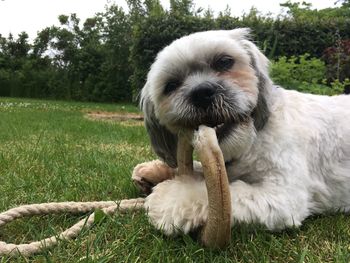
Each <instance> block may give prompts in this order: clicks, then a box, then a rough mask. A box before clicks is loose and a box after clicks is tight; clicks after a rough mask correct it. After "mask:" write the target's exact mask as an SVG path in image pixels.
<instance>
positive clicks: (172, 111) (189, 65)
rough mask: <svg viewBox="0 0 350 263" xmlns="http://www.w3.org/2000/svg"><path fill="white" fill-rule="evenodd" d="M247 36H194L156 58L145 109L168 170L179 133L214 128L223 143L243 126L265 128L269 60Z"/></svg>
mask: <svg viewBox="0 0 350 263" xmlns="http://www.w3.org/2000/svg"><path fill="white" fill-rule="evenodd" d="M248 35H249V30H248V29H235V30H230V31H225V30H220V31H207V32H200V33H195V34H192V35H189V36H185V37H182V38H180V39H178V40H176V41H174V42H173V43H172V44H170V45H169V46H167V47H165V48H164V49H163V50H162V51H161V52H160V53H159V54H158V56H157V58H156V60H155V62H154V63H153V65H152V66H151V69H150V71H149V73H148V77H147V83H146V85H145V87H144V88H143V90H142V94H141V107H142V109H143V111H144V114H145V123H146V128H147V130H148V133H149V134H150V137H151V142H152V145H153V148H154V150H155V152H156V153H157V154H158V155H159V156H160V157H161V158H162V159H164V160H165V161H166V162H167V163H168V164H169V165H170V166H172V167H175V166H176V142H177V139H176V138H177V137H176V134H177V132H178V131H179V130H181V129H186V128H189V129H194V128H197V127H198V126H199V125H201V124H204V125H207V126H211V127H215V128H216V131H217V135H218V138H219V141H222V140H225V138H226V137H229V136H230V134H231V133H232V131H233V130H235V129H237V128H239V127H240V126H242V127H243V126H244V127H253V129H254V131H255V130H260V129H262V128H263V127H264V125H265V123H266V121H267V119H268V115H269V110H268V106H267V102H266V93H267V86H268V85H270V84H271V82H270V80H269V78H268V60H267V58H266V57H265V56H264V55H263V54H262V53H261V52H260V51H259V49H258V48H257V47H256V46H255V45H254V44H253V43H252V42H250V41H249V40H248V39H247V38H248ZM250 124H251V126H249V125H250Z"/></svg>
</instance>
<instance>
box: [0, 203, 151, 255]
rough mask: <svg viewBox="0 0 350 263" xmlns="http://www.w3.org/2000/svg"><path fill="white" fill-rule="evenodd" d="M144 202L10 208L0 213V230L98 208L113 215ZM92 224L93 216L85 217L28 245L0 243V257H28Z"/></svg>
mask: <svg viewBox="0 0 350 263" xmlns="http://www.w3.org/2000/svg"><path fill="white" fill-rule="evenodd" d="M143 204H144V199H143V198H136V199H124V200H121V201H100V202H61V203H43V204H32V205H23V206H19V207H16V208H12V209H10V210H8V211H6V212H3V213H1V214H0V227H2V226H4V225H6V224H8V223H10V222H12V221H14V220H16V219H19V218H22V217H28V216H37V215H48V214H62V213H71V214H82V213H87V212H91V211H94V210H96V209H101V210H102V211H103V213H105V214H106V215H113V214H114V213H116V212H126V211H130V210H141V209H143ZM94 221H95V213H92V214H91V215H89V216H87V217H85V218H84V219H82V220H80V221H79V222H78V223H76V224H75V225H73V226H72V227H70V228H68V229H66V230H65V231H63V232H62V233H60V234H59V235H57V236H52V237H48V238H45V239H42V240H40V241H34V242H31V243H28V244H8V243H5V242H3V241H0V256H5V255H7V256H18V255H22V256H26V257H27V256H30V255H33V254H35V253H38V252H41V251H42V250H44V249H47V248H50V247H52V246H54V245H56V244H57V243H58V242H59V241H60V240H70V239H73V238H74V237H76V236H77V235H78V234H79V233H80V232H81V230H82V229H83V228H84V227H85V228H89V227H91V225H92V224H93V223H94Z"/></svg>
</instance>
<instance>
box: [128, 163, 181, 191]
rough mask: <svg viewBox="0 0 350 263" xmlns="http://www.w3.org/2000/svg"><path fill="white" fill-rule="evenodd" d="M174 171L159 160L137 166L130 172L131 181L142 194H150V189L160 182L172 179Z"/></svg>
mask: <svg viewBox="0 0 350 263" xmlns="http://www.w3.org/2000/svg"><path fill="white" fill-rule="evenodd" d="M175 171H176V169H174V168H171V167H169V166H168V165H167V164H166V163H164V162H162V161H160V160H153V161H150V162H145V163H140V164H138V165H137V166H136V167H135V168H134V170H133V172H132V176H131V178H132V180H133V181H134V183H135V185H136V186H137V188H139V190H140V191H141V192H142V193H144V194H147V195H148V194H150V193H151V191H152V188H153V187H154V186H155V185H157V184H158V183H160V182H163V181H165V180H169V179H173V178H174V176H175Z"/></svg>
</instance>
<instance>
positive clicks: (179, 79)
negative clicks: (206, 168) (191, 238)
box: [133, 29, 350, 234]
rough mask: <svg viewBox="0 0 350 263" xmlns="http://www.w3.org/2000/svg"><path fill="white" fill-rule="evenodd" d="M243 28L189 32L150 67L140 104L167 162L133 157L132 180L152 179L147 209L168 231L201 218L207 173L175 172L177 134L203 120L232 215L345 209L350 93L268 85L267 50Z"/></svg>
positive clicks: (281, 216) (279, 218)
mask: <svg viewBox="0 0 350 263" xmlns="http://www.w3.org/2000/svg"><path fill="white" fill-rule="evenodd" d="M248 36H249V30H248V29H235V30H231V31H208V32H200V33H195V34H192V35H189V36H185V37H183V38H180V39H178V40H176V41H174V42H173V43H172V44H170V45H169V46H167V47H166V48H164V49H163V50H162V51H161V52H160V53H159V54H158V56H157V58H156V60H155V62H154V64H153V65H152V67H151V69H150V71H149V74H148V78H147V83H146V85H145V87H144V88H143V90H142V97H141V106H142V109H143V111H144V114H145V124H146V128H147V130H148V133H149V135H150V138H151V143H152V146H153V148H154V150H155V152H156V153H157V154H158V155H159V157H160V159H162V160H163V161H164V162H162V161H152V162H148V163H143V164H140V165H138V166H137V167H136V168H135V169H134V173H133V179H134V180H135V181H136V182H137V183H138V184H139V186H140V187H141V188H143V190H145V191H147V190H148V187H150V186H153V185H156V184H157V186H155V187H154V188H153V192H152V193H151V194H150V195H149V196H148V197H147V201H146V208H147V209H148V213H149V217H150V219H151V222H152V223H153V224H154V225H155V226H156V227H157V228H160V229H162V230H163V231H164V232H165V233H166V234H172V233H176V232H177V231H183V232H185V233H187V232H189V231H191V230H194V229H196V228H198V227H200V226H201V225H202V224H203V223H204V222H205V221H206V218H207V205H208V204H207V202H208V201H207V195H206V187H205V183H204V181H203V178H201V177H200V176H199V177H195V178H190V177H179V176H176V177H174V174H175V172H176V169H175V167H176V165H177V163H176V141H177V135H176V134H177V132H178V131H179V130H181V129H188V128H189V129H196V128H197V127H198V126H199V125H200V124H205V125H207V126H211V127H215V129H216V132H217V136H218V139H219V143H220V147H221V149H222V152H223V155H224V159H225V162H226V169H227V173H228V176H229V181H230V191H231V199H232V211H233V212H232V224H234V223H237V222H248V223H251V222H253V223H260V224H263V225H265V226H266V227H267V228H268V229H270V230H278V229H283V228H285V227H290V226H299V225H300V224H301V222H302V221H303V220H304V219H305V218H306V217H308V216H310V215H312V214H317V213H322V212H326V211H343V212H349V211H350V97H349V96H347V95H342V96H334V97H328V96H317V95H310V94H302V93H298V92H296V91H290V90H285V89H283V88H280V87H277V86H274V85H273V83H272V81H271V80H270V78H269V76H268V65H269V63H268V60H267V58H266V57H265V56H264V55H263V54H262V53H261V52H260V51H259V50H258V48H257V47H256V46H255V45H254V44H253V43H252V42H251V41H249V40H248ZM200 169H201V168H200V165H198V164H197V170H198V171H199V172H200ZM167 179H172V180H167Z"/></svg>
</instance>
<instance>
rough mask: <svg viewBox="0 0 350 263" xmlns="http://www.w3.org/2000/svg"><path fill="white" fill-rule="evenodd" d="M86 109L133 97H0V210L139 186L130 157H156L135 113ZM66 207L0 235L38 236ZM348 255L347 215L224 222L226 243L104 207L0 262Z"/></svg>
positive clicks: (59, 224)
mask: <svg viewBox="0 0 350 263" xmlns="http://www.w3.org/2000/svg"><path fill="white" fill-rule="evenodd" d="M89 112H119V113H125V114H126V113H130V112H132V113H137V112H138V110H137V108H136V107H134V106H132V105H122V104H92V103H76V102H59V101H45V100H27V99H26V100H24V99H9V98H0V193H1V195H0V211H4V210H7V209H9V208H11V207H15V206H18V205H21V204H27V203H28V204H29V203H41V202H53V201H90V200H118V199H124V198H135V197H137V196H138V192H137V190H136V188H135V187H134V186H133V184H132V182H131V180H130V176H131V172H132V169H133V167H134V166H135V165H136V164H137V163H140V162H143V161H147V160H151V159H153V158H155V156H154V154H153V153H152V151H151V149H150V146H149V142H148V138H147V135H146V132H145V129H144V127H143V125H142V122H140V121H136V120H127V121H115V120H108V121H104V120H93V119H90V118H88V117H87V116H86V114H87V113H89ZM79 218H80V217H78V216H71V215H61V216H43V217H36V218H30V219H29V218H26V219H23V220H18V221H16V222H13V223H11V224H9V225H7V226H5V227H4V228H1V229H0V240H3V241H6V242H16V243H23V242H29V241H31V240H38V239H42V238H44V237H46V236H49V235H54V234H57V233H58V232H59V231H61V230H63V229H64V228H66V227H68V226H70V225H71V224H73V223H74V222H76V221H77V220H78V219H79ZM29 261H30V262H349V261H350V217H348V216H345V215H342V214H338V215H328V216H320V217H313V218H310V219H308V220H306V221H305V222H304V224H303V226H302V227H301V228H300V229H289V230H286V231H283V232H280V233H271V232H268V231H266V230H265V229H264V228H263V227H261V226H253V225H239V226H235V227H234V228H233V229H232V242H231V245H230V247H228V248H227V249H225V250H221V251H214V250H209V249H205V248H203V247H201V246H200V245H199V244H197V243H196V242H195V241H194V240H192V239H191V238H190V237H189V236H186V235H184V236H178V237H165V236H163V235H162V234H161V233H160V232H158V231H157V230H155V229H154V228H153V227H152V226H151V225H150V224H149V223H148V220H147V216H146V215H145V214H144V213H142V212H136V213H129V214H126V215H115V216H113V217H107V218H106V219H105V220H104V221H102V222H100V223H99V224H97V225H96V226H95V227H94V228H92V229H91V230H86V231H84V233H82V234H81V235H79V236H78V238H76V239H75V240H73V241H63V242H61V243H60V244H59V245H58V246H56V247H54V248H52V249H49V250H46V251H44V252H43V253H41V254H38V255H35V256H33V257H31V258H30V259H25V258H23V257H19V258H9V257H3V258H1V259H0V262H29Z"/></svg>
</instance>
